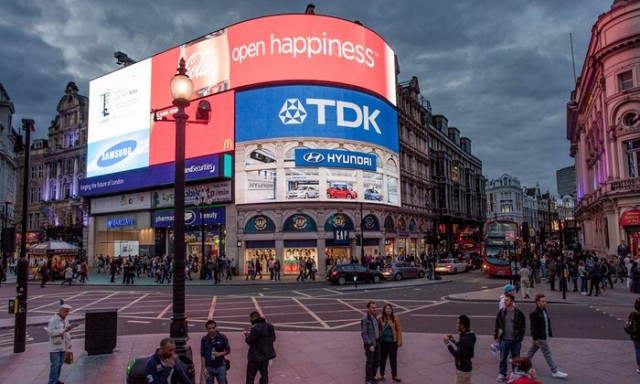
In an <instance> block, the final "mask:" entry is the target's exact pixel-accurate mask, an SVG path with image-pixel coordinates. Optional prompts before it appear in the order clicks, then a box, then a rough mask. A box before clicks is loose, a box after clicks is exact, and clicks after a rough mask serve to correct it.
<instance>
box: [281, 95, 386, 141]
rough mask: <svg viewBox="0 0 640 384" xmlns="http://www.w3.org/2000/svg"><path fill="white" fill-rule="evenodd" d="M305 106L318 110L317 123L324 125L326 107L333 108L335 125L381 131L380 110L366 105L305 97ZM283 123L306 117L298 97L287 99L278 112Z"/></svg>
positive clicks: (299, 122) (297, 122) (292, 122)
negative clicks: (378, 118) (379, 123)
mask: <svg viewBox="0 0 640 384" xmlns="http://www.w3.org/2000/svg"><path fill="white" fill-rule="evenodd" d="M305 104H306V106H307V107H310V106H315V107H316V108H317V111H318V121H317V123H318V125H326V123H327V113H326V112H327V108H335V111H336V125H337V126H339V127H345V128H360V127H362V128H363V129H364V130H365V131H369V130H371V129H373V130H374V131H376V133H377V134H378V135H382V131H381V130H380V127H379V126H378V123H377V121H376V118H377V117H378V115H380V110H378V109H376V110H373V111H370V110H369V107H368V106H366V105H363V106H360V105H357V104H355V103H351V102H348V101H339V100H328V99H306V100H305ZM348 111H350V112H351V113H350V114H349V115H350V117H351V118H350V119H347V117H346V115H347V112H348ZM278 116H279V117H280V120H281V121H282V123H283V124H302V123H304V120H305V119H306V118H307V111H306V109H305V108H304V106H303V105H302V102H300V100H299V99H287V100H286V101H285V103H284V105H283V106H282V108H281V109H280V113H279V114H278Z"/></svg>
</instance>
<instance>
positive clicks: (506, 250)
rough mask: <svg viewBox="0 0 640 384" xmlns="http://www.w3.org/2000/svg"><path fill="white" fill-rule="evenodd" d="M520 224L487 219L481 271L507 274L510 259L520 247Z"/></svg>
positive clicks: (500, 274) (488, 273) (491, 273)
mask: <svg viewBox="0 0 640 384" xmlns="http://www.w3.org/2000/svg"><path fill="white" fill-rule="evenodd" d="M521 248H522V247H521V238H520V226H519V225H518V223H517V222H515V221H512V220H494V221H488V222H487V223H486V224H485V226H484V241H483V242H482V250H481V255H482V273H484V274H485V275H489V276H509V273H510V269H509V267H510V265H509V264H510V259H511V257H514V258H515V257H516V256H517V254H518V252H519V251H520V249H521Z"/></svg>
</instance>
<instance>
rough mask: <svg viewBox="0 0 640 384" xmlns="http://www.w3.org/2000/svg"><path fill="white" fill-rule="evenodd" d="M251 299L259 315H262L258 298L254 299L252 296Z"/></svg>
mask: <svg viewBox="0 0 640 384" xmlns="http://www.w3.org/2000/svg"><path fill="white" fill-rule="evenodd" d="M251 301H252V302H253V306H254V307H256V311H258V313H259V314H260V316H262V317H264V314H263V313H262V309H260V304H258V300H256V298H255V297H252V298H251Z"/></svg>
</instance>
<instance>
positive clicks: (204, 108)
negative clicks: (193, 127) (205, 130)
mask: <svg viewBox="0 0 640 384" xmlns="http://www.w3.org/2000/svg"><path fill="white" fill-rule="evenodd" d="M210 118H211V104H210V103H209V102H208V101H206V100H201V101H200V102H199V103H198V109H197V110H196V120H200V121H209V119H210Z"/></svg>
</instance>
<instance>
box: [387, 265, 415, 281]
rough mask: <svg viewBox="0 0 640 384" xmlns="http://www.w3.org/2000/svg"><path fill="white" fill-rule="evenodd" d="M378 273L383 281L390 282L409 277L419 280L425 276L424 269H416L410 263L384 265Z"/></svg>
mask: <svg viewBox="0 0 640 384" xmlns="http://www.w3.org/2000/svg"><path fill="white" fill-rule="evenodd" d="M380 272H382V276H384V278H385V279H392V280H402V279H408V278H410V277H417V278H419V279H421V278H423V277H424V274H425V272H424V269H422V268H421V267H416V266H415V265H413V264H411V263H390V264H385V266H384V267H382V269H380Z"/></svg>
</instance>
